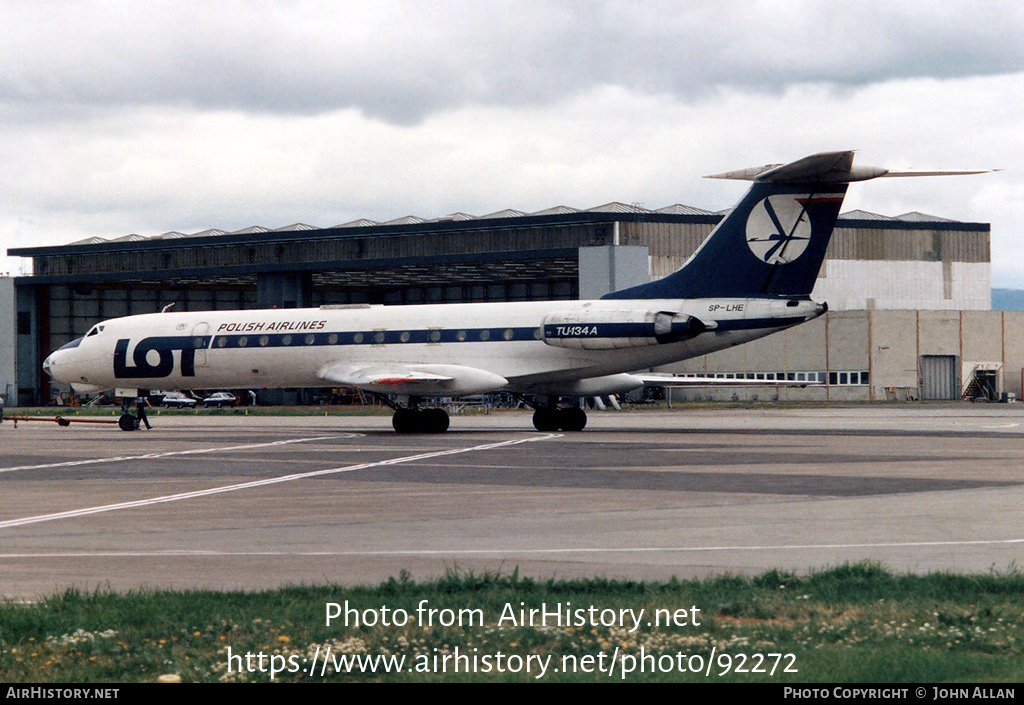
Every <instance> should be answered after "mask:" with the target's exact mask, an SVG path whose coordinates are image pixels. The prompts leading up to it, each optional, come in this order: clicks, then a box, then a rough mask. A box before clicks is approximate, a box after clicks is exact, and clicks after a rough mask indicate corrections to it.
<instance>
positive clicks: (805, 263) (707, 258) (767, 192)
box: [603, 152, 857, 299]
mask: <svg viewBox="0 0 1024 705" xmlns="http://www.w3.org/2000/svg"><path fill="white" fill-rule="evenodd" d="M852 161H853V153H852V152H833V153H828V154H819V155H814V156H812V157H807V158H805V159H801V160H800V161H798V162H793V163H792V164H786V165H782V166H778V165H774V166H770V167H761V168H759V169H750V170H746V171H743V172H731V173H730V174H723V175H721V176H720V177H719V178H731V179H746V180H753V181H755V183H754V185H753V186H752V187H751V188H750V190H749V191H748V192H747V195H746V196H744V198H743V200H742V201H740V202H739V204H738V205H737V206H736V207H735V208H734V209H733V210H732V211H731V212H730V213H729V214H728V215H727V216H726V217H725V219H724V220H722V222H721V223H719V224H718V227H716V228H715V229H714V231H712V233H711V234H710V235H709V236H708V237H707V239H706V240H705V241H704V243H703V244H701V246H700V247H699V248H697V251H696V252H694V253H693V255H692V256H691V257H690V259H689V260H687V262H686V264H684V265H683V267H682V268H681V269H679V270H678V271H676V272H674V273H673V274H670V275H669V276H667V277H665V278H663V279H658V280H657V281H653V282H650V283H648V284H641V285H639V286H634V287H630V288H628V289H622V290H620V291H614V292H612V293H610V294H606V295H605V296H604V297H603V298H605V299H691V298H702V297H709V296H716V297H728V298H732V297H736V298H747V297H752V296H785V297H806V296H809V295H810V293H811V290H812V289H813V288H814V282H815V280H816V279H817V277H818V271H819V270H820V269H821V263H822V261H823V260H824V258H825V250H826V249H827V248H828V243H829V240H830V239H831V237H832V230H833V228H834V227H835V223H836V219H837V218H838V217H839V209H840V207H841V206H842V203H843V197H844V196H845V195H846V189H847V185H848V182H849V181H851V180H855V179H856V178H857V177H856V176H852Z"/></svg>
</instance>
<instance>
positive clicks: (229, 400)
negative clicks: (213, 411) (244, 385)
mask: <svg viewBox="0 0 1024 705" xmlns="http://www.w3.org/2000/svg"><path fill="white" fill-rule="evenodd" d="M236 402H237V399H235V395H234V394H232V393H231V392H217V393H216V394H211V395H210V396H208V397H206V398H205V399H203V406H205V407H206V408H210V407H211V406H216V407H217V408H218V409H219V408H220V407H222V406H234V405H235V403H236Z"/></svg>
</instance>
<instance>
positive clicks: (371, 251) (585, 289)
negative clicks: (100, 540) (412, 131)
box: [0, 203, 1024, 405]
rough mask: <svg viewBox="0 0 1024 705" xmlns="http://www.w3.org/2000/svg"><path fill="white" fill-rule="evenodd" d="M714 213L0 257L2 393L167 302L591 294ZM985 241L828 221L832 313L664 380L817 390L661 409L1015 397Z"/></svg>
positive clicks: (628, 275) (44, 394)
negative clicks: (72, 344)
mask: <svg viewBox="0 0 1024 705" xmlns="http://www.w3.org/2000/svg"><path fill="white" fill-rule="evenodd" d="M721 218H722V214H721V213H713V212H710V211H705V210H701V209H697V208H691V207H688V206H682V205H674V206H669V207H667V208H662V209H659V210H647V209H643V208H640V207H637V206H635V205H632V206H630V205H625V204H621V203H611V204H607V205H604V206H598V207H596V208H592V209H589V210H577V209H573V208H567V207H557V208H552V209H549V210H546V211H540V212H537V213H522V212H519V211H514V210H507V211H502V212H498V213H492V214H490V215H485V216H480V217H475V216H468V215H466V214H462V213H456V214H452V215H449V216H444V217H441V218H436V219H433V220H424V219H421V218H417V217H414V216H409V217H407V218H402V219H399V220H394V221H390V222H386V223H376V222H373V221H368V220H359V221H355V222H351V223H346V224H344V225H339V226H335V227H330V228H314V227H311V226H307V225H303V224H295V225H291V226H287V227H283V228H278V229H276V230H268V229H266V228H262V227H258V226H257V227H252V228H247V229H245V230H240V231H236V232H224V231H221V230H206V231H203V232H199V233H193V234H184V233H178V232H170V233H165V234H163V235H157V236H152V237H143V236H139V235H128V236H125V237H121V238H116V239H112V240H104V239H102V238H90V239H89V240H85V241H81V242H76V243H73V244H70V245H65V246H56V247H33V248H18V249H11V250H9V251H8V254H9V255H13V256H21V257H28V258H31V259H32V267H31V271H32V272H33V273H32V274H31V275H29V276H22V277H17V278H15V279H6V280H4V279H0V323H3V325H0V335H2V336H4V337H5V338H6V340H4V339H0V393H4V394H5V398H6V399H7V400H8V401H7V403H8V404H11V403H17V404H19V405H31V404H39V403H46V402H49V401H50V400H51V399H52V398H53V397H54V396H55V395H56V394H58V393H60V392H66V391H67V390H64V389H60V388H58V387H59V385H54V388H51V385H50V382H49V379H48V378H47V377H46V375H45V374H43V373H42V361H43V359H45V357H46V356H47V355H48V354H49V353H50V352H51V351H53V350H56V349H57V348H58V347H60V346H61V345H63V344H64V343H66V342H68V341H70V340H72V339H73V338H75V337H78V336H81V335H83V334H84V333H85V332H86V331H87V330H88V329H89V328H90V327H91V326H92V325H93V324H94V323H96V322H97V321H99V320H103V319H106V318H113V317H116V316H124V315H130V314H138V313H149V312H155V311H160V310H161V309H162V308H164V307H165V306H167V305H168V304H172V303H173V304H174V310H177V311H183V310H190V311H199V310H211V309H238V308H246V309H250V308H270V307H274V306H276V307H279V308H293V307H306V306H320V305H325V304H350V303H371V304H385V305H387V304H421V303H442V302H476V301H526V300H547V299H552V300H567V299H576V298H583V299H585V298H595V297H598V296H600V295H602V294H604V293H606V292H608V291H612V290H614V289H619V288H623V287H626V286H632V285H634V284H637V283H641V282H644V281H648V280H649V279H651V278H656V277H661V276H664V275H666V274H668V273H670V272H672V271H674V270H675V269H677V268H678V267H680V266H681V265H682V264H683V262H684V261H685V260H686V258H687V257H688V256H689V255H690V254H691V253H692V252H693V251H694V250H695V249H696V248H697V247H698V246H699V244H700V243H701V242H702V241H703V240H704V238H705V237H706V236H707V235H708V234H709V233H710V232H711V230H712V229H713V228H714V226H715V224H716V223H718V222H719V221H720V220H721ZM989 235H990V226H989V225H988V224H985V223H964V222H956V221H949V220H945V219H942V218H936V217H934V216H927V215H923V214H920V213H910V214H906V215H903V216H898V217H895V218H890V217H885V216H879V215H876V214H872V213H867V212H862V211H854V212H850V213H846V214H844V215H842V216H841V217H840V220H839V222H838V223H837V226H836V231H835V234H834V236H833V239H832V242H831V244H830V245H829V249H828V252H827V255H826V260H825V263H824V266H823V268H822V271H821V274H820V276H819V279H818V283H817V285H816V287H815V290H814V294H813V297H814V298H815V299H817V300H819V301H827V302H828V304H829V307H830V310H829V312H828V314H826V315H825V316H823V317H821V318H819V319H817V320H815V321H812V322H811V323H808V324H804V325H801V326H798V327H796V328H794V329H791V330H789V331H786V332H784V333H781V334H779V335H775V336H770V337H768V338H766V339H763V340H760V341H755V342H753V343H748V344H746V345H742V346H739V347H737V348H734V349H732V350H727V351H722V352H719V353H715V354H713V355H708V356H705V357H701V358H695V359H693V360H689V361H686V362H684V363H679V364H677V365H673V366H671V367H670V368H668V369H667V370H665V371H673V372H678V373H698V374H716V375H720V376H726V377H728V376H738V377H748V378H755V379H757V378H765V379H779V378H785V379H789V380H794V381H805V380H806V381H817V382H819V383H820V384H818V385H815V386H809V387H806V388H768V387H760V388H758V387H754V388H744V389H742V390H740V389H738V388H731V389H730V388H716V389H711V388H705V389H690V390H686V391H683V392H681V391H678V390H677V391H676V392H675V397H674V398H675V399H682V398H687V397H688V398H690V399H693V398H705V399H711V398H714V399H737V398H751V397H756V396H757V395H758V394H760V395H761V398H762V399H764V398H773V399H774V398H782V399H793V400H796V399H807V400H821V401H843V400H850V401H853V400H884V399H899V400H906V399H911V400H912V399H925V400H927V399H959V398H961V397H962V396H963V394H964V393H965V392H967V391H971V389H972V382H974V380H975V378H976V377H977V378H978V380H979V381H981V382H983V383H984V385H985V387H986V388H987V390H988V392H989V393H990V395H994V396H996V397H999V396H1001V395H1003V394H1005V393H1010V394H1013V395H1015V396H1016V397H1017V398H1020V397H1021V383H1022V377H1024V312H999V311H991V310H989V309H990V306H991V304H990V287H991V284H990V241H989ZM5 317H6V318H7V319H8V320H6V321H5V320H4V318H5ZM3 331H6V333H4V332H3ZM5 351H6V352H5ZM12 351H13V354H11V353H12ZM977 386H978V385H977V384H974V385H973V388H974V390H975V391H976V390H977ZM15 390H17V391H16V393H15ZM303 398H308V394H305V393H303V392H302V390H291V391H289V392H287V393H284V394H280V393H278V394H274V395H271V396H270V397H269V399H271V400H276V401H285V402H295V401H298V400H301V399H303ZM15 400H16V402H15Z"/></svg>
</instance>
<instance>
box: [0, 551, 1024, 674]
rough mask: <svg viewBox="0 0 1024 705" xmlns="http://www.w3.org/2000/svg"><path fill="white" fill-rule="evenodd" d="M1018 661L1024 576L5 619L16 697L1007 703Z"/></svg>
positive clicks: (330, 589) (856, 575)
mask: <svg viewBox="0 0 1024 705" xmlns="http://www.w3.org/2000/svg"><path fill="white" fill-rule="evenodd" d="M424 601H425V602H424ZM329 603H336V604H338V605H339V609H342V610H344V609H345V608H346V607H347V608H348V609H349V610H353V611H351V612H348V614H349V615H350V617H349V619H350V625H349V626H345V623H344V617H342V616H339V617H338V618H336V619H335V620H334V621H333V622H332V624H331V625H327V623H326V613H327V606H328V604H329ZM421 606H422V607H423V608H424V609H423V610H420V611H418V609H419V608H420V607H421ZM544 608H546V609H547V611H548V618H547V620H546V621H547V623H546V624H541V623H540V622H541V616H540V613H539V612H536V613H534V615H533V616H534V623H533V624H529V612H527V617H528V619H527V623H525V624H524V623H522V622H521V620H520V617H521V615H522V613H521V610H530V609H534V610H540V609H544ZM591 608H593V609H591ZM641 609H643V610H644V612H643V614H642V616H641V619H640V626H639V627H636V628H634V626H635V625H634V622H633V615H637V614H638V613H639V610H641ZM427 610H434V612H429V611H427ZM569 610H580V612H577V613H573V612H568V613H567V611H569ZM620 610H625V612H620ZM628 610H632V612H628ZM658 610H661V612H658ZM403 611H404V612H403ZM554 612H559V613H560V614H562V623H561V624H558V620H557V619H555V618H554V617H553V616H552V615H553V613H554ZM656 615H657V616H659V617H660V618H661V619H662V622H663V623H662V624H661V625H660V626H659V625H657V624H656V623H655V616H656ZM357 621H358V622H359V625H358V626H356V622H357ZM403 621H404V622H406V623H405V624H400V622H403ZM460 621H461V623H460ZM580 621H583V622H585V623H580ZM385 622H387V624H384V623H385ZM602 622H604V623H603V624H602ZM664 622H674V623H672V624H665V623H664ZM695 622H697V623H699V624H695ZM1022 645H1024V577H1022V576H1021V574H1020V573H1019V572H1017V571H1016V570H1013V569H1011V570H1009V571H1006V572H1005V573H1003V574H995V573H993V574H988V575H973V576H970V575H952V574H942V573H939V574H932V575H925V576H913V575H895V574H893V573H891V572H888V571H886V570H884V569H883V568H881V567H880V566H878V565H876V564H872V563H860V564H851V565H844V566H839V567H836V568H832V569H829V570H823V571H819V572H815V573H812V574H809V575H805V576H796V575H792V574H788V573H784V572H779V571H771V572H768V573H764V574H762V575H759V576H756V577H753V578H746V577H737V576H723V577H717V578H711V579H707V580H699V581H698V580H694V581H679V580H671V581H668V582H660V583H656V582H629V581H612V580H603V579H594V580H560V581H555V580H551V581H536V580H531V579H521V578H519V576H518V575H517V574H516V573H513V574H511V575H498V574H494V575H492V574H486V575H474V574H463V573H451V574H449V575H447V576H445V577H444V578H441V579H439V580H436V581H430V582H414V581H412V580H409V579H408V577H407V576H404V575H403V576H400V577H399V578H397V579H395V578H393V579H391V580H388V581H387V582H385V583H382V584H380V585H378V586H375V587H338V586H326V587H289V588H284V589H281V590H276V591H272V592H260V593H239V592H229V593H218V592H200V591H190V592H160V591H143V592H132V593H127V594H116V593H111V592H104V591H96V592H93V593H86V592H81V591H77V590H68V591H66V592H63V593H60V594H58V595H54V596H51V597H49V598H47V599H45V600H42V601H41V602H39V603H35V604H15V603H10V602H8V603H0V681H5V682H9V683H13V682H64V683H68V682H76V683H78V682H132V681H142V682H146V681H150V682H151V681H154V680H156V679H157V678H158V677H159V676H160V675H161V674H167V673H174V674H178V675H179V676H180V677H181V678H182V679H183V680H185V681H196V682H216V681H269V680H271V668H272V667H274V669H275V670H276V671H277V672H276V673H274V674H273V676H274V678H273V679H274V680H281V681H405V682H422V681H453V680H459V681H462V680H466V681H495V680H497V681H536V680H540V679H543V680H545V681H613V682H615V681H623V680H625V681H627V682H628V681H673V682H678V681H689V682H704V681H708V680H710V681H742V682H755V681H761V682H800V683H809V682H872V681H873V682H893V683H895V682H911V683H912V682H949V681H986V682H1008V683H1012V682H1016V681H1020V680H1022V679H1024V660H1022V659H1021V656H1022V651H1024V649H1022ZM229 654H230V655H231V656H232V657H233V658H232V660H231V663H230V664H229ZM712 654H714V656H713V658H712ZM261 655H262V658H261ZM458 656H461V657H462V660H461V661H459V660H458V659H457V657H458ZM325 657H326V660H325ZM399 662H400V663H401V664H402V667H403V672H402V673H395V672H394V667H395V665H396V664H398V663H399ZM641 667H643V669H644V671H645V672H643V673H641V672H640V669H641ZM698 667H699V668H698ZM773 668H774V670H775V673H774V674H772V673H771V670H772V669H773ZM787 668H788V669H789V672H787ZM542 669H543V670H542ZM794 669H795V671H794ZM456 670H457V672H456ZM694 671H698V672H694ZM759 671H760V672H759ZM709 672H710V675H706V674H708V673H709ZM541 673H543V676H541V678H538V676H540V675H541Z"/></svg>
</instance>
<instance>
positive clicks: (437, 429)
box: [391, 406, 449, 433]
mask: <svg viewBox="0 0 1024 705" xmlns="http://www.w3.org/2000/svg"><path fill="white" fill-rule="evenodd" d="M448 424H449V419H448V412H447V411H445V410H444V409H418V408H406V407H403V406H400V407H398V408H397V409H395V415H394V416H393V417H391V425H392V426H394V427H395V430H396V431H397V432H398V433H444V432H445V431H447V430H448Z"/></svg>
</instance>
